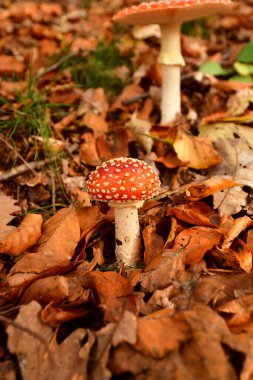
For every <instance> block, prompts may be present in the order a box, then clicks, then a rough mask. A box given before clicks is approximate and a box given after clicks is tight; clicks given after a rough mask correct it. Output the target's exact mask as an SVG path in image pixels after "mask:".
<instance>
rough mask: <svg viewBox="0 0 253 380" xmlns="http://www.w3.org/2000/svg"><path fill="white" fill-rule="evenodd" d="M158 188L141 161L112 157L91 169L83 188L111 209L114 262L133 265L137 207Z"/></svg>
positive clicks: (138, 250)
mask: <svg viewBox="0 0 253 380" xmlns="http://www.w3.org/2000/svg"><path fill="white" fill-rule="evenodd" d="M159 188H160V180H159V178H158V176H157V174H156V173H155V171H154V170H153V169H152V168H151V167H150V166H149V165H147V164H146V163H145V162H144V161H141V160H137V159H134V158H125V157H120V158H115V159H113V160H109V161H106V162H104V163H103V164H102V165H101V166H99V167H97V168H96V170H95V171H94V172H92V173H91V175H90V177H89V179H88V182H87V191H88V193H89V195H90V197H91V199H96V200H98V201H101V202H108V203H109V206H110V207H113V208H114V211H115V242H116V257H117V260H118V262H122V263H124V264H125V265H127V266H134V265H136V263H137V262H138V261H139V259H140V254H141V239H140V227H139V220H138V208H140V207H141V206H142V205H143V202H144V201H145V200H146V199H150V198H152V197H154V196H155V195H156V194H157V193H158V192H159Z"/></svg>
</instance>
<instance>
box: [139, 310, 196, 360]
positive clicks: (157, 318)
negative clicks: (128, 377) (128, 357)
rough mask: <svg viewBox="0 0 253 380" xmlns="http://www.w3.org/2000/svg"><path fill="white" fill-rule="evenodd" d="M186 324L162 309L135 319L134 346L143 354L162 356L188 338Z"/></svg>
mask: <svg viewBox="0 0 253 380" xmlns="http://www.w3.org/2000/svg"><path fill="white" fill-rule="evenodd" d="M188 333H189V330H188V326H187V324H186V323H185V322H184V321H182V320H180V319H177V318H174V317H172V316H171V309H167V308H165V309H162V310H159V311H156V312H154V313H152V314H149V315H148V316H145V317H142V318H138V320H137V342H136V344H135V345H134V348H135V349H136V350H138V351H141V352H142V353H143V354H144V355H148V356H151V357H153V358H162V357H164V356H165V355H167V354H168V353H169V352H170V351H173V350H176V349H178V348H179V347H180V345H181V343H183V342H185V341H186V340H187V339H188Z"/></svg>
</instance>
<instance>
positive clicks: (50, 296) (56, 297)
mask: <svg viewBox="0 0 253 380" xmlns="http://www.w3.org/2000/svg"><path fill="white" fill-rule="evenodd" d="M68 295H69V286H68V281H67V279H66V278H65V277H64V276H58V275H57V276H49V277H46V278H41V279H39V280H37V281H35V282H33V283H32V284H31V285H30V286H29V287H28V288H27V289H26V290H25V292H24V293H23V295H22V297H21V299H20V304H28V303H29V302H31V301H37V302H39V303H40V304H41V305H47V304H48V303H59V302H62V301H64V299H65V298H67V296H68Z"/></svg>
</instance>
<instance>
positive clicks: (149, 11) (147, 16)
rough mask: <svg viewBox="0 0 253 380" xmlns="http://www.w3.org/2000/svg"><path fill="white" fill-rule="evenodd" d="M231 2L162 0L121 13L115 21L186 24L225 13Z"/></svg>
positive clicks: (218, 0)
mask: <svg viewBox="0 0 253 380" xmlns="http://www.w3.org/2000/svg"><path fill="white" fill-rule="evenodd" d="M229 4H231V0H160V1H152V2H150V3H146V2H144V3H141V4H139V5H134V6H132V7H130V8H126V9H123V10H121V11H119V12H118V13H117V14H116V15H115V16H114V17H113V20H114V21H119V22H122V23H125V24H162V23H173V22H184V21H189V20H194V19H196V18H200V17H205V16H208V15H210V14H212V13H215V12H220V11H223V10H224V11H225V10H226V8H227V6H228V5H229Z"/></svg>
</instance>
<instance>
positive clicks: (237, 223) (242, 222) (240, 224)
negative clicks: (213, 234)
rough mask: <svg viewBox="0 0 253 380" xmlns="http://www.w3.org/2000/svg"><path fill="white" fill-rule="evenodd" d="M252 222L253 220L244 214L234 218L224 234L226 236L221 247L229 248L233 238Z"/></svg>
mask: <svg viewBox="0 0 253 380" xmlns="http://www.w3.org/2000/svg"><path fill="white" fill-rule="evenodd" d="M252 224H253V220H252V219H250V218H249V217H248V216H246V215H245V216H242V217H241V218H238V219H235V220H234V223H233V225H232V226H231V229H230V230H229V231H228V232H227V234H226V238H225V240H224V241H223V243H222V248H229V247H230V245H231V244H232V242H233V240H234V239H235V238H236V237H238V235H239V234H240V233H241V232H243V231H245V230H246V229H247V228H248V227H250V226H252Z"/></svg>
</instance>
